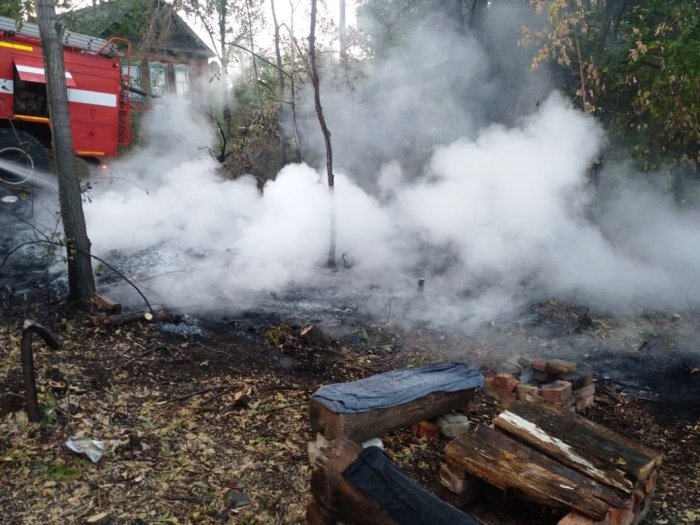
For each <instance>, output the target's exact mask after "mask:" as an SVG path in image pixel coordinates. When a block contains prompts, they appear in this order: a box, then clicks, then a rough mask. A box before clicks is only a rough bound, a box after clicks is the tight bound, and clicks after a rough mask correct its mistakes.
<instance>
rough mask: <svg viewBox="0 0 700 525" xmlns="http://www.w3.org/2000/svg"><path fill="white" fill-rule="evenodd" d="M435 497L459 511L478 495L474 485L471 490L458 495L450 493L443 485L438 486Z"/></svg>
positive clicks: (476, 487)
mask: <svg viewBox="0 0 700 525" xmlns="http://www.w3.org/2000/svg"><path fill="white" fill-rule="evenodd" d="M437 495H438V496H439V497H440V499H441V500H443V501H446V502H447V503H449V504H450V505H452V506H453V507H457V508H458V509H459V508H461V507H464V506H465V505H466V504H467V503H469V502H470V501H473V500H474V499H475V498H476V497H477V496H478V495H479V491H478V486H477V485H476V484H475V485H474V488H473V489H468V490H465V491H464V492H460V493H456V492H452V491H451V490H450V489H448V488H447V487H445V486H444V485H438V487H437Z"/></svg>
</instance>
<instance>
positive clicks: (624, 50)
mask: <svg viewBox="0 0 700 525" xmlns="http://www.w3.org/2000/svg"><path fill="white" fill-rule="evenodd" d="M530 3H531V4H532V5H533V6H534V7H535V9H536V10H538V12H540V13H542V14H543V15H544V16H545V18H546V21H547V25H546V27H545V28H544V29H542V30H539V31H533V30H531V29H529V28H524V30H523V39H522V41H521V44H523V45H534V46H537V48H538V52H537V54H536V56H535V59H534V60H533V63H532V66H533V67H538V66H539V65H540V64H541V63H543V62H549V63H554V64H556V66H557V67H558V68H559V71H560V72H561V73H562V75H561V76H560V78H561V79H563V82H562V84H563V85H562V87H563V89H564V90H565V91H567V92H568V93H569V94H570V95H571V97H572V99H573V100H575V101H577V102H578V103H579V104H580V106H581V107H582V108H583V109H584V110H585V111H588V112H591V113H595V114H596V115H598V116H599V117H600V118H602V119H603V120H604V121H605V122H606V123H607V124H608V125H609V127H610V128H611V130H612V131H613V132H614V133H616V134H618V135H619V136H621V137H623V138H624V139H625V140H626V141H627V142H628V144H629V147H630V151H631V152H632V154H634V155H635V156H636V157H637V158H639V159H640V161H641V163H642V166H643V167H644V168H646V169H649V170H657V169H660V168H678V167H683V166H685V167H691V169H692V170H697V166H698V162H700V150H699V145H700V124H699V119H698V117H699V114H698V94H700V9H698V4H697V2H696V1H695V0H679V1H676V2H667V1H662V0H638V1H636V2H630V1H624V0H549V1H544V0H531V2H530Z"/></svg>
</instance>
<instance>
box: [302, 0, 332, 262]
mask: <svg viewBox="0 0 700 525" xmlns="http://www.w3.org/2000/svg"><path fill="white" fill-rule="evenodd" d="M309 61H310V62H311V83H312V84H313V86H314V102H315V104H316V115H317V116H318V123H319V124H320V126H321V132H322V133H323V140H324V141H325V143H326V171H327V173H328V193H329V195H330V201H331V221H330V222H331V224H330V226H331V236H330V246H329V249H328V266H329V267H330V268H334V267H335V235H336V227H335V177H334V175H333V147H332V146H331V132H330V130H329V129H328V126H327V125H326V119H325V117H324V116H323V108H322V107H321V87H320V81H319V78H318V64H317V63H316V0H311V29H310V31H309Z"/></svg>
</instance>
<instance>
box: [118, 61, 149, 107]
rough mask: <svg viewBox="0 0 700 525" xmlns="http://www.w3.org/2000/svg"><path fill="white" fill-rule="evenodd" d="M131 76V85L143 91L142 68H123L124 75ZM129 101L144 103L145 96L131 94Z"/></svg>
mask: <svg viewBox="0 0 700 525" xmlns="http://www.w3.org/2000/svg"><path fill="white" fill-rule="evenodd" d="M127 74H128V75H129V85H130V86H131V87H135V88H136V89H140V90H143V83H142V82H141V66H122V75H124V76H126V75H127ZM129 100H130V101H131V102H139V103H143V102H144V97H143V95H139V94H138V93H134V92H133V91H131V92H129Z"/></svg>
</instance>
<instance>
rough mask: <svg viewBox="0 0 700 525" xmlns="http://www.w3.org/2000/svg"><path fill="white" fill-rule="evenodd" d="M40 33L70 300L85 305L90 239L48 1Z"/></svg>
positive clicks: (40, 3)
mask: <svg viewBox="0 0 700 525" xmlns="http://www.w3.org/2000/svg"><path fill="white" fill-rule="evenodd" d="M37 15H38V22H39V33H40V35H41V40H42V52H43V55H44V67H45V69H46V88H47V95H48V105H49V116H50V118H51V131H52V139H53V150H54V155H55V157H56V166H57V169H58V196H59V202H60V205H61V219H62V221H63V231H64V234H65V236H66V251H67V256H68V287H69V299H70V300H72V301H78V302H87V301H89V300H90V298H91V297H92V296H93V294H94V293H95V281H94V278H93V275H92V261H91V259H90V239H89V238H88V235H87V228H86V226H85V216H84V214H83V205H82V200H81V196H80V181H79V179H78V172H77V170H76V166H75V157H74V156H73V142H72V135H71V128H70V116H69V113H68V92H67V90H66V77H65V66H64V64H63V45H62V43H61V40H62V38H61V37H62V35H63V25H62V24H61V22H59V21H58V18H57V17H56V11H55V10H54V6H53V3H52V2H51V0H37Z"/></svg>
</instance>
